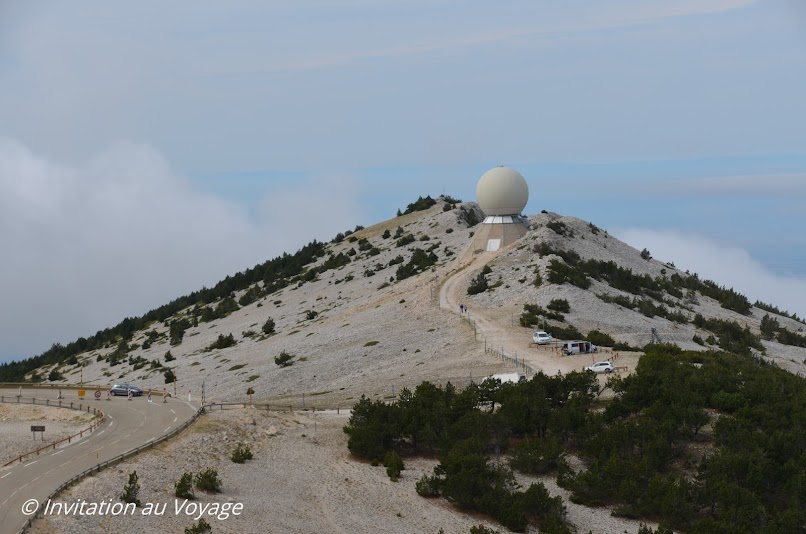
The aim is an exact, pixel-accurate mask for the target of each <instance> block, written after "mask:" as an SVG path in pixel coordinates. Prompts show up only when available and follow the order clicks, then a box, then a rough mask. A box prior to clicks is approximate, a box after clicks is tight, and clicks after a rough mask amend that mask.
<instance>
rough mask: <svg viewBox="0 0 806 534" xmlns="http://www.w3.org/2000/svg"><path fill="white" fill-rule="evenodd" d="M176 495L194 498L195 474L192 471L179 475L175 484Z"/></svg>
mask: <svg viewBox="0 0 806 534" xmlns="http://www.w3.org/2000/svg"><path fill="white" fill-rule="evenodd" d="M174 495H175V496H177V497H179V498H180V499H192V498H193V497H194V495H193V475H192V474H191V473H188V472H187V471H185V473H184V474H183V475H182V476H181V477H179V480H177V481H176V484H174Z"/></svg>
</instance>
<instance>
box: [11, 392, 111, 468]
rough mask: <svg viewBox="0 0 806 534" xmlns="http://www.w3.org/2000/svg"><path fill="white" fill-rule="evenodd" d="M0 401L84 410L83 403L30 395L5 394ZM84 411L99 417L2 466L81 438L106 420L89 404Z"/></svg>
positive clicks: (99, 411) (101, 413)
mask: <svg viewBox="0 0 806 534" xmlns="http://www.w3.org/2000/svg"><path fill="white" fill-rule="evenodd" d="M0 402H4V403H6V404H32V405H37V404H40V405H42V406H50V407H53V408H66V409H69V410H77V411H79V412H83V411H85V410H84V404H83V403H79V405H78V407H75V406H73V405H74V404H75V403H74V402H72V401H71V402H70V405H69V406H68V405H67V402H66V401H65V402H63V401H61V400H59V401H58V404H57V403H56V401H53V402H52V403H51V400H50V399H37V398H36V397H32V398H30V399H27V398H24V397H20V396H14V397H5V396H2V395H0ZM90 410H92V411H90ZM86 412H87V413H92V414H94V415H96V416H99V417H100V419H97V420H95V421H94V422H93V423H92V424H91V425H90V426H89V427H87V428H85V429H83V430H80V431H79V432H76V433H75V434H73V435H70V436H67V437H66V438H62V439H60V440H58V441H53V442H51V443H48V444H47V445H45V446H43V447H40V448H38V449H36V450H33V451H29V452H26V453H23V454H20V455H19V456H17V457H16V458H14V459H13V460H10V461H8V462H6V463H4V464H3V467H7V466H9V465H11V464H13V463H14V462H22V460H23V459H24V458H27V457H29V456H33V455H37V456H39V453H40V452H42V451H44V450H46V449H55V448H56V446H57V445H59V444H61V443H64V442H65V441H66V442H67V443H70V442H71V440H72V439H73V438H75V437H76V436H78V437H79V439H80V438H83V437H84V434H88V433H90V432H92V431H93V430H95V429H96V428H98V427H99V426H101V424H103V422H104V421H106V416H105V415H104V413H103V412H102V411H101V410H99V409H97V408H94V407H92V406H90V405H89V404H87V409H86Z"/></svg>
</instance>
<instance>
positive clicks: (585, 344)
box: [563, 341, 599, 356]
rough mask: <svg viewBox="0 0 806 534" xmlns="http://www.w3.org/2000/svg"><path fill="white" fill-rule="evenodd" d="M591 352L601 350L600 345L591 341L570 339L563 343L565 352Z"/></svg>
mask: <svg viewBox="0 0 806 534" xmlns="http://www.w3.org/2000/svg"><path fill="white" fill-rule="evenodd" d="M589 352H599V347H597V346H596V345H594V344H593V343H591V342H590V341H569V342H568V343H565V344H563V354H565V355H566V356H570V355H571V354H588V353H589Z"/></svg>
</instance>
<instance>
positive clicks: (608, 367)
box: [585, 362, 613, 373]
mask: <svg viewBox="0 0 806 534" xmlns="http://www.w3.org/2000/svg"><path fill="white" fill-rule="evenodd" d="M585 370H586V371H593V372H594V373H612V372H613V364H612V363H610V362H596V363H594V364H593V365H591V366H589V367H586V368H585Z"/></svg>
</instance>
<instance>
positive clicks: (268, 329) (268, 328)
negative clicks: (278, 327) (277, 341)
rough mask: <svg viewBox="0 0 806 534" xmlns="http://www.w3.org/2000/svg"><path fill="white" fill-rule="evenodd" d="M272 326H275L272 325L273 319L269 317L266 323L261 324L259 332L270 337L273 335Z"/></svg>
mask: <svg viewBox="0 0 806 534" xmlns="http://www.w3.org/2000/svg"><path fill="white" fill-rule="evenodd" d="M274 326H275V325H274V319H272V318H271V317H269V318H268V319H266V322H265V323H263V326H262V327H261V330H263V333H264V334H266V335H267V336H270V335H272V334H273V333H274Z"/></svg>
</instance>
